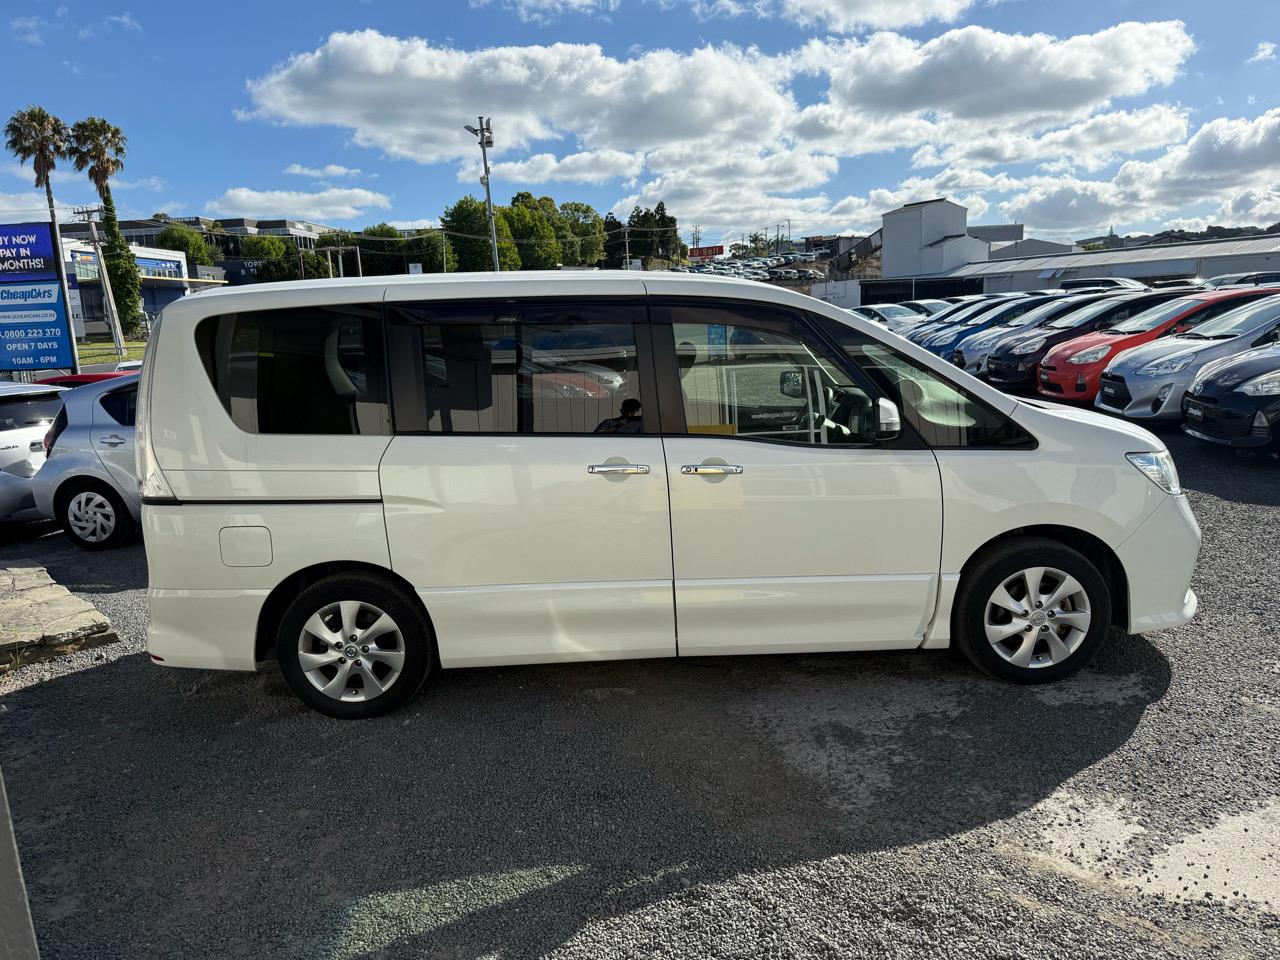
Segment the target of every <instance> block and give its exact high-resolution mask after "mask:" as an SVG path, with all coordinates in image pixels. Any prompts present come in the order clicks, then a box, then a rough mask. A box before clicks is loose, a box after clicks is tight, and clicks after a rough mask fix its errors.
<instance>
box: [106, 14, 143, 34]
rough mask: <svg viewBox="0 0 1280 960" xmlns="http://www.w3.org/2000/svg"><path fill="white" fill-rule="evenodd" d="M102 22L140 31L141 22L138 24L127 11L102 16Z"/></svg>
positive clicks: (123, 28) (111, 25)
mask: <svg viewBox="0 0 1280 960" xmlns="http://www.w3.org/2000/svg"><path fill="white" fill-rule="evenodd" d="M103 23H105V24H107V26H110V27H119V28H120V29H122V30H136V31H137V32H138V33H141V32H142V24H140V23H139V22H138V21H137V20H136V19H135V18H134V16H133V14H131V13H129V12H127V11H126V12H125V13H121V14H117V15H114V16H109V17H105V18H103Z"/></svg>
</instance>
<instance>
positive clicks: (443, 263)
mask: <svg viewBox="0 0 1280 960" xmlns="http://www.w3.org/2000/svg"><path fill="white" fill-rule="evenodd" d="M440 272H441V273H448V272H449V238H448V236H446V235H445V232H444V231H443V230H441V231H440Z"/></svg>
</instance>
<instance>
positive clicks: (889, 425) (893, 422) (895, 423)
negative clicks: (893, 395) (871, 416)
mask: <svg viewBox="0 0 1280 960" xmlns="http://www.w3.org/2000/svg"><path fill="white" fill-rule="evenodd" d="M900 433H902V415H901V414H900V413H899V412H898V405H897V404H896V403H894V402H893V401H892V400H886V399H885V398H884V397H881V398H880V402H879V403H878V404H877V405H876V439H877V440H892V439H893V438H894V437H896V436H897V435H898V434H900Z"/></svg>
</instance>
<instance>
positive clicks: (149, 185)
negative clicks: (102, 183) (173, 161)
mask: <svg viewBox="0 0 1280 960" xmlns="http://www.w3.org/2000/svg"><path fill="white" fill-rule="evenodd" d="M111 186H112V187H113V188H115V189H117V190H156V191H159V190H164V189H165V187H166V184H165V182H164V180H162V179H161V178H160V177H140V178H139V179H137V180H129V179H123V178H121V177H116V178H114V179H113V180H112V181H111Z"/></svg>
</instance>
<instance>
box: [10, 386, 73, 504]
mask: <svg viewBox="0 0 1280 960" xmlns="http://www.w3.org/2000/svg"><path fill="white" fill-rule="evenodd" d="M67 392H68V391H67V390H66V388H65V387H54V386H50V385H48V384H40V383H0V520H14V521H21V520H39V519H40V513H39V511H37V510H36V506H35V501H34V500H33V499H32V496H31V478H32V477H34V476H35V474H36V471H37V470H39V469H40V465H41V464H42V463H44V436H45V434H46V433H47V432H48V430H49V424H51V423H53V420H54V418H55V417H56V416H57V415H58V411H59V410H61V409H62V397H63V395H64V394H65V393H67Z"/></svg>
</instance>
